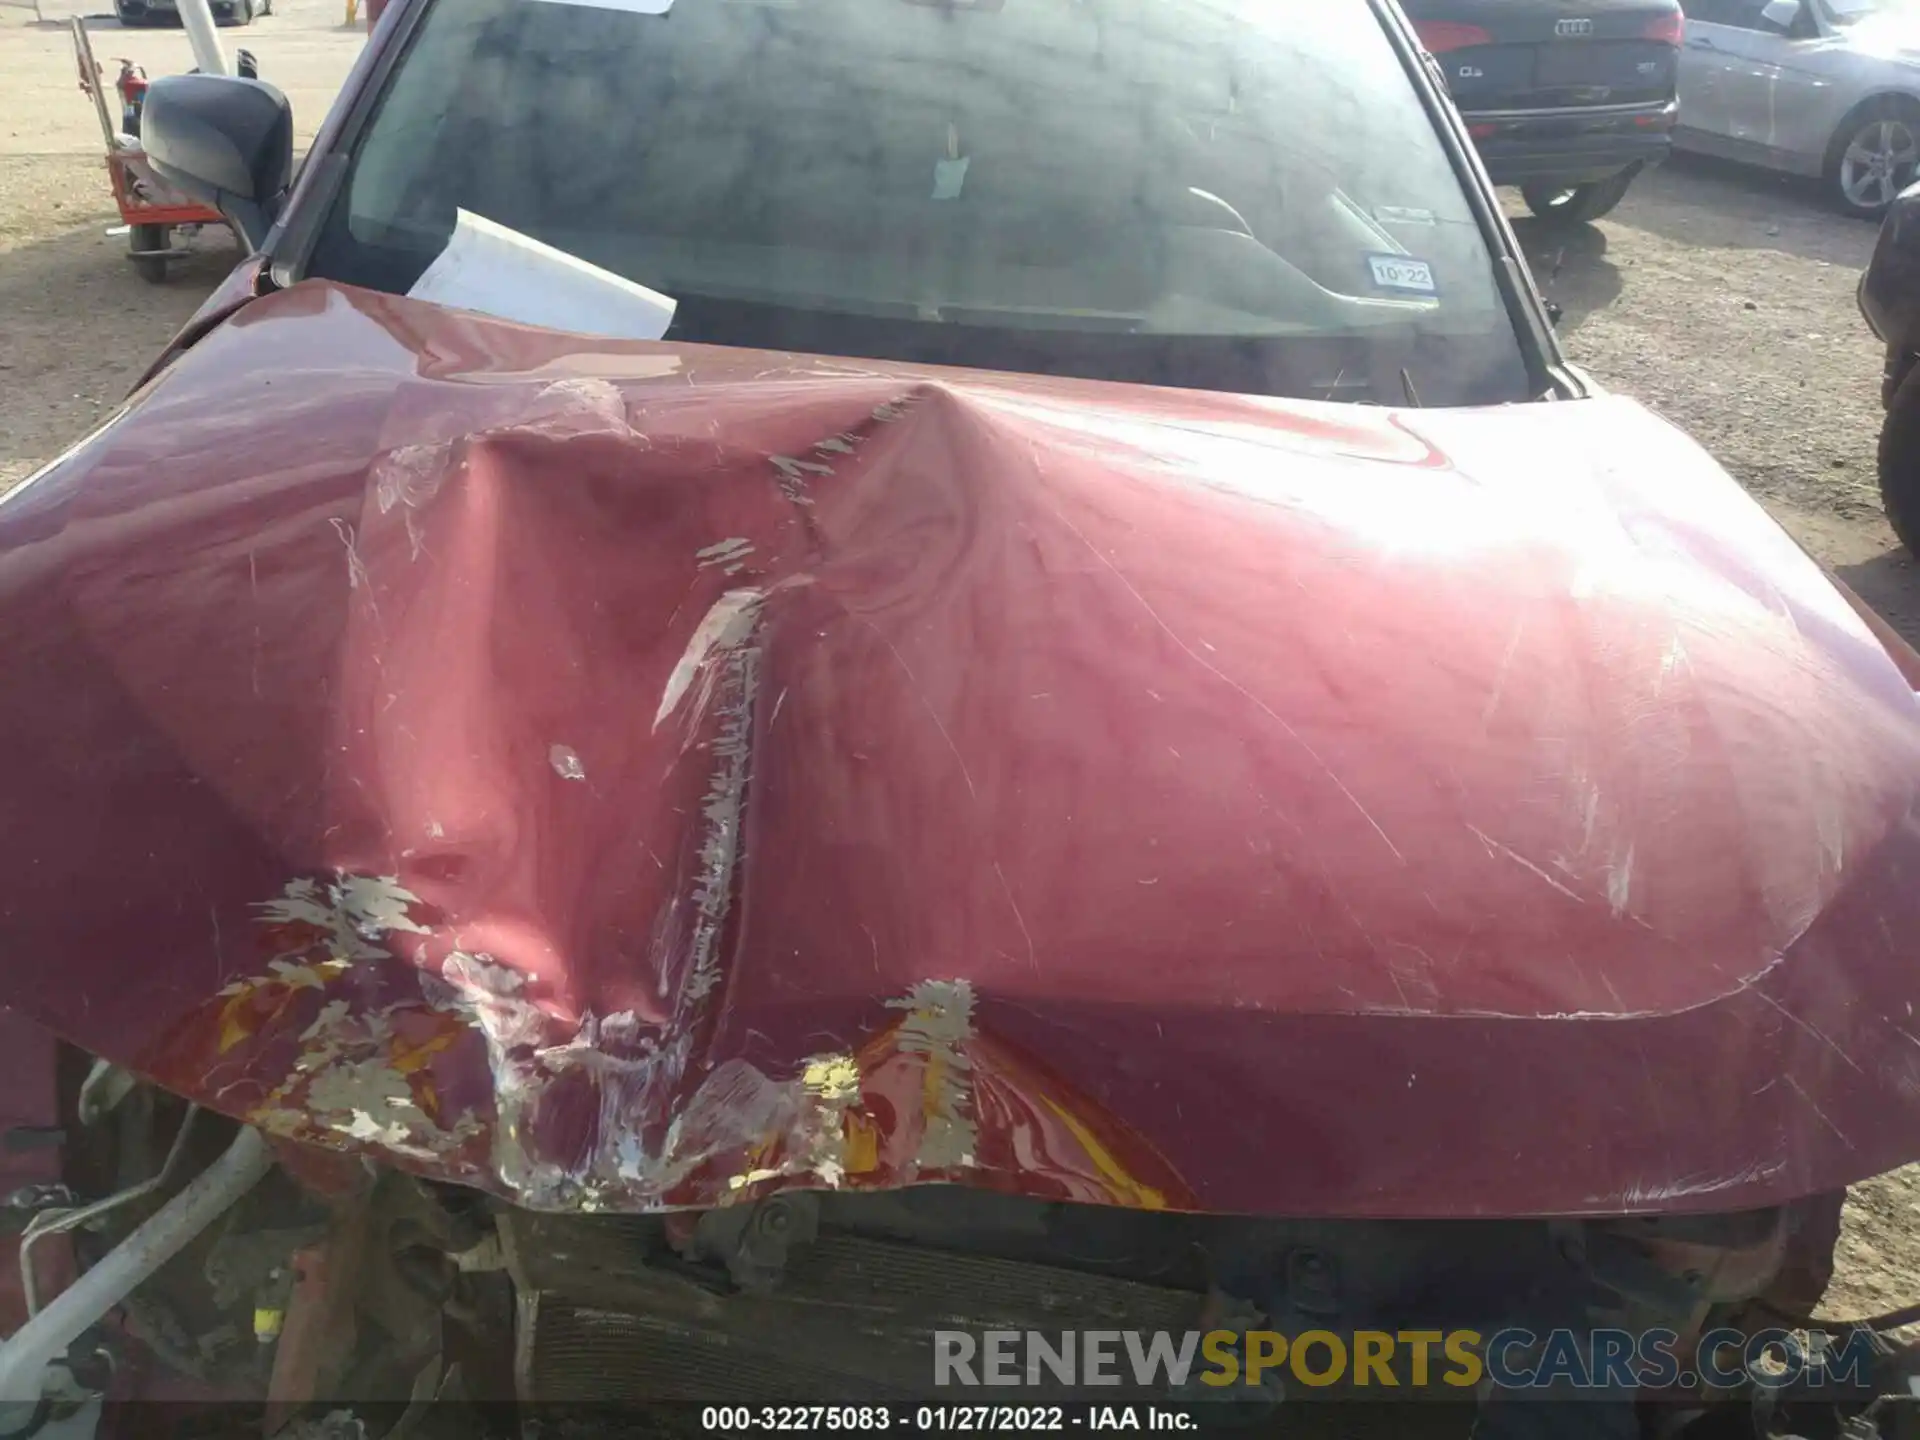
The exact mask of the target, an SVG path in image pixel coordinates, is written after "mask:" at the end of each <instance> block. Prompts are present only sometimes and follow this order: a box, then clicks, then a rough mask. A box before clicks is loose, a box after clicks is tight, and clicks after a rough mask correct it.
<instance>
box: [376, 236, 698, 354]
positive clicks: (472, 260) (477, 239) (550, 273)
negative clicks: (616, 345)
mask: <svg viewBox="0 0 1920 1440" xmlns="http://www.w3.org/2000/svg"><path fill="white" fill-rule="evenodd" d="M407 294H408V295H410V296H412V297H413V298H414V299H415V300H430V301H432V302H433V303H434V304H436V305H449V306H452V307H453V308H454V309H457V310H478V311H479V312H480V313H481V314H483V315H497V316H498V317H499V318H500V319H502V320H517V321H519V322H520V323H521V324H523V325H544V326H546V327H547V328H548V329H550V330H571V331H573V332H574V333H575V334H579V335H609V336H613V337H615V338H617V339H622V340H658V339H660V338H661V337H662V336H663V335H665V334H666V333H667V327H668V326H669V325H671V324H672V323H673V312H674V309H675V306H676V304H677V302H676V301H675V300H674V298H673V297H672V296H671V295H662V294H661V293H660V292H659V291H658V290H649V289H648V288H647V287H646V286H644V285H642V284H640V283H639V282H637V281H634V280H629V279H627V278H626V277H625V276H624V275H616V274H614V273H613V272H612V271H611V270H602V269H601V268H600V267H599V266H598V265H590V264H588V263H587V262H586V261H585V260H582V259H580V257H579V256H577V255H569V254H567V252H566V251H564V250H556V249H554V248H553V246H551V245H547V244H543V243H542V242H540V241H538V240H536V239H534V238H533V237H532V236H531V235H522V234H521V233H520V232H519V231H518V230H510V229H508V228H507V227H506V226H505V225H500V224H496V223H495V222H494V221H492V220H489V219H487V218H486V216H484V215H475V214H474V213H473V212H472V211H469V210H462V211H460V212H459V220H458V221H457V222H456V223H455V225H454V227H453V235H452V237H451V238H450V239H449V240H448V241H447V246H446V249H444V250H442V251H441V252H440V253H439V254H438V255H437V256H435V257H434V261H433V263H432V264H431V265H429V266H427V271H426V273H425V274H424V275H422V276H421V277H420V278H419V280H418V281H416V282H415V284H414V287H413V288H412V289H411V290H409V291H408V292H407Z"/></svg>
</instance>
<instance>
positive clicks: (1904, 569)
mask: <svg viewBox="0 0 1920 1440" xmlns="http://www.w3.org/2000/svg"><path fill="white" fill-rule="evenodd" d="M1834 570H1835V573H1837V574H1838V575H1839V576H1840V578H1841V579H1842V580H1844V581H1846V582H1847V584H1848V585H1849V586H1851V587H1852V589H1853V592H1854V594H1856V595H1858V596H1859V597H1860V598H1861V599H1862V600H1864V601H1866V602H1867V603H1868V604H1869V605H1871V606H1872V607H1873V608H1874V609H1875V610H1878V611H1879V612H1880V613H1881V614H1882V615H1884V616H1885V617H1886V619H1887V623H1888V624H1889V625H1891V626H1893V628H1894V629H1896V630H1898V631H1899V632H1900V634H1901V635H1902V636H1903V637H1905V639H1906V641H1907V643H1908V644H1910V645H1914V646H1920V569H1916V568H1915V566H1914V562H1913V557H1912V556H1911V555H1909V554H1907V552H1906V551H1905V550H1904V549H1902V548H1900V547H1899V546H1894V547H1892V548H1890V549H1888V550H1887V551H1886V552H1885V553H1884V554H1880V555H1876V556H1874V557H1873V558H1872V559H1870V560H1862V561H1860V562H1859V563H1858V564H1854V565H1837V566H1835V567H1834Z"/></svg>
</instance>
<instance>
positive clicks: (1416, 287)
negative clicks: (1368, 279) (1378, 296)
mask: <svg viewBox="0 0 1920 1440" xmlns="http://www.w3.org/2000/svg"><path fill="white" fill-rule="evenodd" d="M1367 266H1368V268H1369V269H1371V270H1372V271H1373V283H1374V284H1375V285H1376V286H1378V287H1379V288H1380V289H1382V290H1397V291H1399V292H1400V293H1402V294H1405V295H1438V294H1439V293H1440V287H1439V286H1438V285H1436V284H1435V283H1434V280H1433V266H1432V265H1430V264H1428V263H1427V262H1426V261H1425V260H1415V259H1414V258H1413V257H1412V256H1411V255H1369V256H1368V257H1367Z"/></svg>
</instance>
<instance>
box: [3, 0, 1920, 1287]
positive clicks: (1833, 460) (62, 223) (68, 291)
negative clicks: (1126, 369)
mask: <svg viewBox="0 0 1920 1440" xmlns="http://www.w3.org/2000/svg"><path fill="white" fill-rule="evenodd" d="M62 3H63V0H46V9H47V13H48V14H49V15H55V14H64V13H70V12H69V11H66V10H62V9H61V5H62ZM278 8H279V10H280V11H281V13H280V14H277V15H275V16H274V17H272V18H269V19H266V20H263V21H261V22H258V23H257V24H256V25H255V26H254V27H253V28H252V29H251V30H248V31H227V32H225V33H226V35H227V37H228V39H229V43H239V44H244V45H246V46H247V48H249V49H252V50H254V51H255V53H256V54H258V55H259V56H260V58H261V62H262V73H263V75H265V76H267V77H268V78H273V79H276V80H278V81H280V83H282V84H283V86H284V88H286V89H288V91H289V93H290V94H291V95H292V96H293V99H294V104H295V115H296V120H297V122H298V124H299V129H300V131H301V132H302V134H303V136H306V135H311V133H312V131H313V128H314V127H315V126H316V125H317V124H318V123H319V120H320V118H321V112H322V110H323V109H324V106H325V103H326V100H327V97H328V96H329V95H330V94H331V90H332V87H334V86H337V85H338V84H339V82H340V80H341V79H342V78H343V77H344V76H345V74H346V71H347V68H348V66H350V65H351V63H352V60H353V58H354V56H355V54H356V53H357V51H358V48H359V45H360V43H361V41H360V38H359V36H358V35H357V34H355V33H353V32H350V31H347V30H346V29H345V28H344V27H343V26H342V24H341V20H342V18H343V6H341V5H339V4H336V3H334V0H279V6H278ZM23 15H24V18H21V17H22V16H23ZM362 24H363V25H364V21H363V22H362ZM94 30H95V45H96V50H97V53H98V54H99V56H100V58H101V60H102V62H103V63H105V64H108V65H109V70H110V71H111V61H110V57H112V56H117V55H119V54H122V53H127V52H131V53H133V54H135V55H136V56H137V57H140V58H143V59H149V60H150V65H149V68H150V69H151V70H152V71H153V72H154V73H163V72H164V71H166V70H168V69H184V68H186V66H185V63H184V62H183V61H175V60H174V59H173V56H172V50H171V49H170V48H168V47H169V46H176V47H177V46H178V45H180V43H181V42H180V41H179V37H178V35H177V34H172V35H169V34H168V33H166V32H151V31H141V32H136V33H135V34H132V35H122V34H121V33H120V32H119V31H118V30H117V27H115V26H113V25H112V24H111V22H106V23H99V22H95V25H94ZM66 45H67V39H66V35H65V32H64V28H63V26H62V25H56V24H46V25H36V24H34V23H33V22H32V19H31V11H27V12H21V11H18V10H9V9H4V8H0V93H7V94H9V95H14V94H20V93H26V92H27V91H29V90H31V92H32V94H31V98H30V99H29V103H28V104H27V105H25V106H24V107H8V108H9V111H10V113H11V116H12V117H13V118H9V119H0V397H4V400H3V401H0V489H4V488H5V486H6V485H8V484H10V483H12V482H13V481H16V480H18V479H19V478H21V477H22V476H24V475H26V474H28V473H29V472H30V471H31V470H33V469H34V468H35V467H36V466H37V465H39V464H40V463H41V462H43V461H44V460H46V459H47V458H49V457H50V456H52V455H55V454H57V453H58V452H59V451H60V450H61V449H62V448H64V447H65V446H66V445H67V444H69V443H70V442H71V441H72V440H73V439H75V438H76V437H77V436H78V435H80V434H81V433H83V432H84V431H85V430H86V429H87V428H88V427H89V426H90V425H91V424H92V423H93V421H94V419H95V417H96V416H98V415H100V414H101V413H102V412H103V411H104V410H105V409H107V408H108V407H111V406H112V405H113V404H115V403H116V402H117V401H118V400H119V399H120V398H121V397H122V396H123V395H124V394H125V393H126V391H127V389H128V387H129V386H130V385H131V384H132V382H133V381H134V379H135V378H136V377H137V376H138V374H139V373H140V372H141V371H142V370H143V369H144V368H145V366H146V365H147V363H148V362H149V361H150V359H151V358H152V356H153V355H154V354H155V353H156V352H157V351H158V350H159V349H160V347H161V346H162V345H163V344H164V342H165V341H166V339H167V337H168V336H169V335H170V334H171V333H172V332H173V330H174V329H175V328H176V327H177V326H178V325H179V324H180V323H181V322H182V321H184V320H185V319H186V318H187V316H188V315H190V314H191V313H192V312H193V310H194V308H195V307H196V306H197V305H198V304H199V302H200V300H201V298H202V297H203V296H204V295H205V294H206V292H207V291H208V290H210V289H211V288H212V286H213V285H214V284H215V283H216V282H217V281H218V280H219V279H220V277H221V276H222V275H223V274H224V273H225V271H226V269H227V268H228V267H229V266H230V265H231V264H232V263H233V261H234V260H235V259H236V258H237V256H236V251H235V250H234V248H233V244H232V242H231V240H230V239H229V238H228V237H227V236H226V235H224V234H203V235H202V236H200V237H198V239H197V240H196V242H195V244H196V248H197V253H196V254H195V255H194V256H193V257H192V258H191V259H189V260H187V261H184V262H180V263H179V264H178V265H177V266H176V273H175V275H174V277H173V278H172V279H170V280H169V282H168V283H167V284H165V285H162V286H154V285H149V284H147V283H145V282H143V281H142V280H140V279H139V278H138V277H137V276H136V275H135V274H134V272H133V269H132V267H131V266H130V265H129V264H128V263H127V261H126V259H125V257H124V252H125V246H126V241H125V240H124V238H120V237H111V236H109V235H107V234H106V233H105V230H106V227H107V226H108V225H110V224H112V223H113V222H114V221H115V219H116V218H117V217H115V215H114V212H113V208H112V204H111V200H110V197H109V195H108V192H107V188H106V180H105V175H104V172H103V170H102V167H101V164H100V161H99V159H98V144H97V142H98V130H97V126H96V125H95V122H94V119H93V116H92V113H91V111H90V109H89V108H88V106H87V105H86V102H85V101H84V99H83V97H82V96H81V95H80V94H79V93H78V91H77V90H75V89H73V88H72V81H71V73H72V72H71V62H70V60H68V59H67V58H66V55H67V51H66ZM122 47H124V49H123V48H122ZM276 64H279V65H281V66H282V67H283V70H284V73H282V72H279V71H276V69H275V66H276ZM62 66H64V67H66V68H60V67H62ZM50 76H51V77H52V78H51V79H50V78H49V77H50ZM25 117H36V118H25ZM1518 228H1519V229H1520V230H1521V232H1522V239H1523V241H1524V243H1525V244H1526V247H1527V249H1528V252H1529V255H1530V258H1531V259H1532V261H1533V264H1534V266H1535V270H1536V275H1537V278H1538V279H1539V281H1540V284H1541V286H1542V288H1543V289H1545V290H1546V291H1547V293H1548V294H1549V295H1550V296H1551V297H1552V298H1554V299H1556V300H1558V301H1559V302H1560V303H1561V305H1563V306H1564V307H1565V310H1566V315H1565V318H1564V320H1563V322H1562V326H1561V329H1562V333H1563V335H1565V337H1566V338H1567V342H1568V345H1569V348H1570V350H1571V352H1572V354H1573V357H1574V359H1575V360H1576V361H1577V362H1579V363H1581V364H1583V365H1585V366H1586V367H1587V368H1588V369H1590V370H1591V371H1592V372H1593V373H1594V374H1595V375H1596V376H1597V377H1598V378H1599V379H1600V380H1601V381H1602V382H1603V383H1605V384H1607V385H1608V386H1610V387H1612V388H1614V389H1616V390H1619V391H1623V392H1625V393H1627V394H1630V395H1634V396H1637V397H1638V398H1640V399H1641V400H1643V401H1645V402H1647V403H1648V404H1650V405H1652V406H1654V407H1655V408H1656V409H1658V410H1659V411H1661V412H1662V413H1663V414H1665V415H1666V416H1668V417H1669V418H1671V419H1672V420H1673V421H1675V422H1676V423H1677V424H1679V425H1681V426H1682V427H1684V428H1685V429H1687V430H1688V431H1690V432H1691V433H1692V434H1693V435H1694V436H1696V437H1697V438H1698V439H1699V440H1700V441H1701V442H1702V443H1703V444H1705V445H1706V446H1707V447H1708V448H1709V449H1711V450H1712V451H1713V452H1714V453H1715V454H1716V455H1717V456H1718V457H1719V458H1720V460H1721V461H1722V462H1723V463H1724V464H1725V465H1726V466H1727V468H1728V469H1729V470H1730V471H1731V472H1732V473H1733V474H1734V476H1735V477H1736V478H1738V479H1739V480H1740V482H1741V483H1742V484H1744V485H1745V486H1746V487H1747V488H1748V489H1749V490H1750V491H1752V493H1753V494H1754V495H1756V496H1757V497H1758V498H1759V499H1760V500H1762V501H1763V502H1764V503H1765V504H1766V505H1767V507H1768V508H1769V509H1770V510H1771V511H1772V512H1773V513H1774V515H1775V516H1777V517H1778V518H1779V520H1780V522H1781V523H1782V524H1783V525H1784V526H1785V527H1786V528H1787V529H1788V530H1789V531H1791V532H1792V533H1793V534H1794V535H1795V536H1796V537H1797V538H1798V539H1799V540H1800V541H1801V542H1802V543H1803V544H1805V545H1806V546H1807V547H1808V548H1809V549H1810V550H1812V551H1813V553H1814V554H1815V555H1817V556H1819V557H1820V558H1821V559H1823V560H1825V561H1827V562H1828V563H1830V564H1832V565H1833V566H1835V567H1836V568H1837V569H1838V570H1839V572H1840V573H1841V574H1842V575H1843V576H1844V577H1845V578H1846V579H1847V581H1848V582H1849V583H1850V584H1852V585H1853V586H1854V588H1855V589H1856V590H1858V591H1859V592H1860V593H1861V594H1863V595H1864V596H1865V597H1866V598H1867V599H1868V600H1869V601H1871V602H1872V603H1873V604H1874V605H1875V606H1876V607H1878V608H1879V609H1880V610H1881V611H1882V612H1883V613H1884V614H1886V615H1887V616H1888V617H1889V618H1890V619H1891V620H1892V621H1893V622H1894V624H1895V625H1897V626H1898V627H1899V628H1900V629H1901V630H1902V631H1903V632H1904V633H1906V634H1907V635H1908V637H1909V638H1911V639H1914V640H1916V641H1920V574H1916V572H1915V570H1914V568H1913V567H1912V566H1911V565H1910V564H1909V562H1908V561H1907V560H1906V559H1905V558H1904V555H1903V554H1902V552H1901V551H1900V550H1899V549H1898V547H1897V546H1896V544H1895V542H1894V539H1893V535H1892V533H1891V532H1890V531H1889V530H1888V528H1887V525H1886V521H1885V519H1884V518H1883V517H1882V515H1881V513H1880V506H1879V497H1878V493H1877V491H1876V488H1875V483H1874V465H1873V457H1874V443H1875V439H1876V436H1877V434H1878V428H1879V421H1880V412H1879V400H1878V397H1879V387H1878V379H1879V368H1880V354H1879V350H1878V348H1877V347H1876V345H1875V344H1874V342H1873V340H1872V337H1871V336H1870V335H1869V334H1868V333H1867V331H1866V328H1865V326H1864V324H1863V323H1862V322H1861V320H1860V317H1859V314H1858V311H1857V310H1856V308H1855V305H1854V288H1855V285H1856V283H1857V281H1858V277H1859V273H1860V270H1861V267H1862V266H1864V264H1865V263H1866V260H1867V257H1868V254H1869V252H1870V250H1871V248H1872V244H1873V239H1874V230H1873V229H1872V227H1870V226H1868V225H1865V224H1861V223H1859V222H1856V221H1851V220H1846V219H1843V218H1841V217H1839V216H1837V215H1834V214H1832V213H1830V212H1829V211H1827V210H1826V209H1825V208H1824V207H1823V206H1822V205H1821V203H1820V201H1819V198H1818V196H1817V195H1815V194H1814V193H1812V191H1811V190H1810V189H1809V188H1808V187H1807V186H1806V185H1805V184H1803V183H1801V182H1796V181H1788V180H1784V179H1775V178H1771V177H1766V176H1762V175H1759V174H1757V173H1753V172H1747V171H1742V170H1739V169H1737V168H1734V167H1731V166H1722V165H1717V164H1712V165H1710V164H1706V163H1702V162H1698V161H1681V162H1676V163H1674V164H1673V165H1671V166H1669V167H1667V168H1666V169H1664V170H1661V171H1657V172H1655V173H1654V174H1652V175H1650V176H1647V177H1643V179H1642V180H1641V182H1640V183H1639V184H1638V185H1637V186H1636V187H1635V189H1634V191H1633V193H1632V194H1631V195H1630V196H1629V197H1628V199H1627V201H1626V203H1625V204H1624V205H1623V206H1622V207H1621V208H1620V210H1619V211H1617V212H1616V213H1615V215H1614V216H1613V217H1612V218H1610V219H1609V220H1607V221H1605V222H1603V223H1602V224H1600V225H1599V226H1597V227H1591V228H1589V229H1586V230H1582V231H1577V232H1574V233H1571V234H1568V235H1554V234H1552V233H1548V232H1544V231H1541V230H1540V229H1538V228H1537V227H1534V226H1533V225H1532V224H1531V223H1530V222H1528V221H1524V220H1523V221H1520V222H1518ZM1549 458H1550V457H1549ZM1915 1301H1920V1167H1915V1168H1914V1169H1912V1170H1908V1171H1903V1172H1900V1173H1898V1174H1896V1175H1892V1176H1887V1177H1884V1178H1883V1179H1881V1180H1878V1181H1875V1182H1872V1183H1869V1184H1866V1185H1862V1186H1860V1187H1858V1189H1857V1191H1856V1193H1855V1195H1854V1197H1853V1202H1852V1203H1851V1204H1850V1205H1849V1207H1848V1217H1847V1225H1846V1232H1845V1234H1844V1236H1843V1239H1842V1243H1841V1256H1840V1274H1839V1276H1838V1277H1837V1278H1836V1280H1835V1283H1834V1285H1833V1288H1832V1289H1831V1291H1830V1292H1829V1295H1828V1299H1827V1305H1826V1312H1827V1313H1828V1314H1830V1315H1844V1316H1860V1315H1867V1314H1874V1313H1880V1312H1884V1311H1887V1310H1891V1309H1893V1308H1895V1307H1897V1306H1901V1305H1905V1304H1909V1303H1913V1302H1915Z"/></svg>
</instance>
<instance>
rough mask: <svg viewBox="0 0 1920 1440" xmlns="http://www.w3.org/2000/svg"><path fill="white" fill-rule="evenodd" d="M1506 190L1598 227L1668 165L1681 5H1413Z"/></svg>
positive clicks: (1625, 0) (1548, 211)
mask: <svg viewBox="0 0 1920 1440" xmlns="http://www.w3.org/2000/svg"><path fill="white" fill-rule="evenodd" d="M1404 9H1405V10H1406V12H1407V16H1408V18H1409V19H1411V20H1412V21H1413V24H1414V28H1415V29H1416V30H1417V31H1418V32H1419V34H1420V38H1421V40H1422V41H1424V42H1425V44H1426V47H1427V49H1428V51H1429V52H1431V53H1432V55H1433V57H1434V59H1435V61H1436V62H1437V64H1438V66H1439V69H1440V73H1441V75H1442V76H1443V77H1444V79H1445V80H1446V84H1447V89H1448V90H1449V91H1450V92H1451V93H1452V95H1453V99H1454V103H1455V104H1457V105H1458V106H1459V107H1460V110H1461V113H1462V114H1463V115H1464V116H1465V117H1466V121H1467V126H1468V130H1469V133H1470V134H1472V136H1473V138H1474V142H1475V144H1476V145H1477V146H1478V147H1479V151H1480V156H1481V159H1482V160H1483V161H1484V162H1485V164H1486V167H1487V173H1488V175H1489V176H1490V177H1491V178H1492V180H1493V182H1494V184H1496V185H1517V186H1519V187H1520V191H1521V193H1522V194H1523V195H1524V196H1525V197H1526V201H1527V205H1528V208H1530V209H1531V210H1532V211H1533V213H1534V214H1535V215H1538V216H1539V217H1540V218H1541V219H1543V220H1557V221H1564V222H1566V223H1569V224H1576V223H1581V222H1585V221H1588V220H1597V219H1599V218H1600V216H1602V215H1605V214H1606V213H1607V212H1608V211H1609V210H1611V209H1613V207H1614V206H1616V205H1618V204H1619V203H1620V201H1621V199H1622V198H1623V197H1624V196H1625V195H1626V193H1627V188H1628V187H1629V186H1630V185H1632V184H1633V180H1634V177H1635V176H1636V175H1638V174H1639V173H1640V172H1641V171H1642V170H1644V169H1645V168H1646V167H1647V166H1649V165H1655V164H1658V163H1659V162H1660V161H1662V160H1664V159H1665V158H1666V157H1667V154H1668V152H1669V151H1670V150H1671V149H1672V146H1673V127H1674V123H1675V121H1676V119H1677V117H1678V115H1679V108H1680V107H1679V99H1678V85H1679V70H1680V66H1679V54H1680V43H1681V39H1682V37H1683V35H1684V32H1685V26H1686V21H1685V19H1684V18H1683V17H1682V15H1681V11H1680V7H1679V5H1678V4H1676V3H1674V0H1405V5H1404Z"/></svg>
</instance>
